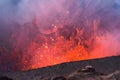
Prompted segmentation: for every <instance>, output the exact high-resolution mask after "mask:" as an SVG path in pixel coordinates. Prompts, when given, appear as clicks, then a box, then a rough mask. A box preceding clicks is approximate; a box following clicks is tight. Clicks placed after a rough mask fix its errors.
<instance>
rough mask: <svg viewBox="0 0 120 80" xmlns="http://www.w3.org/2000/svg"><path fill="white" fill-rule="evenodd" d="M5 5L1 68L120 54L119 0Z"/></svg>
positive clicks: (42, 0) (0, 40) (25, 1)
mask: <svg viewBox="0 0 120 80" xmlns="http://www.w3.org/2000/svg"><path fill="white" fill-rule="evenodd" d="M28 3H29V4H28ZM0 9H1V11H0V17H1V19H0V70H1V71H2V70H3V71H15V70H30V69H36V68H41V67H46V66H50V65H56V64H59V63H63V62H71V61H79V60H88V59H95V58H102V57H107V56H116V55H120V49H119V47H120V46H119V45H120V35H119V33H120V27H119V24H120V23H119V20H120V17H119V16H120V1H119V0H105V1H104V0H69V1H68V0H60V1H58V0H34V1H32V0H18V1H15V0H9V1H0ZM8 12H9V13H8Z"/></svg>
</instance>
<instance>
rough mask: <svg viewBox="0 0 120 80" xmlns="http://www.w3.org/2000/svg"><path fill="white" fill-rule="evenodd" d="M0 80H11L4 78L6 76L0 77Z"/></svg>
mask: <svg viewBox="0 0 120 80" xmlns="http://www.w3.org/2000/svg"><path fill="white" fill-rule="evenodd" d="M0 80H13V79H11V78H8V77H6V76H1V77H0Z"/></svg>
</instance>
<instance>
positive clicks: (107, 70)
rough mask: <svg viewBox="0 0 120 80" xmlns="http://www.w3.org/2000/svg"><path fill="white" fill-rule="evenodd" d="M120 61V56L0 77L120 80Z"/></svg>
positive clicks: (6, 73) (51, 79) (7, 74)
mask: <svg viewBox="0 0 120 80" xmlns="http://www.w3.org/2000/svg"><path fill="white" fill-rule="evenodd" d="M119 61H120V56H116V57H109V58H103V59H94V60H86V61H77V62H70V63H64V64H59V65H55V66H50V67H46V68H41V69H36V70H30V71H18V72H0V76H3V75H4V76H9V77H10V78H12V79H13V80H120V64H119ZM86 65H89V66H86ZM90 65H92V66H90ZM85 66H86V67H85ZM58 75H59V76H58ZM54 76H55V77H54Z"/></svg>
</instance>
